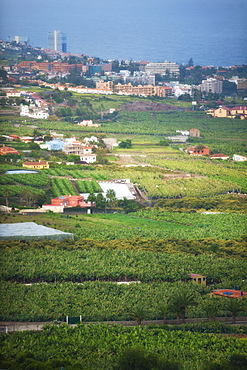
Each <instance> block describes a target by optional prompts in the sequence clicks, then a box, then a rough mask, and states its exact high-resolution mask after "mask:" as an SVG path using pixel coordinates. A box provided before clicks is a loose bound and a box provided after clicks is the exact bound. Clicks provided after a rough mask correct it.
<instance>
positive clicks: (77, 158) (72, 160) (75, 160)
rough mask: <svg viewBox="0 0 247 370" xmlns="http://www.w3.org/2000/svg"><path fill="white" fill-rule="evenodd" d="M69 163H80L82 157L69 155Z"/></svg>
mask: <svg viewBox="0 0 247 370" xmlns="http://www.w3.org/2000/svg"><path fill="white" fill-rule="evenodd" d="M67 158H68V161H69V162H79V161H80V156H79V155H76V154H68V156H67Z"/></svg>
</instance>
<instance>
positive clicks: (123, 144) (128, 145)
mask: <svg viewBox="0 0 247 370" xmlns="http://www.w3.org/2000/svg"><path fill="white" fill-rule="evenodd" d="M131 147H132V143H131V140H130V139H126V140H122V141H121V142H120V143H119V148H127V149H129V148H131Z"/></svg>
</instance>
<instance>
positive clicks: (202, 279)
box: [189, 273, 207, 286]
mask: <svg viewBox="0 0 247 370" xmlns="http://www.w3.org/2000/svg"><path fill="white" fill-rule="evenodd" d="M189 276H190V278H191V280H192V281H193V282H194V283H196V284H199V285H205V286H206V284H207V282H206V280H207V279H206V276H203V275H199V274H194V273H191V274H190V275H189Z"/></svg>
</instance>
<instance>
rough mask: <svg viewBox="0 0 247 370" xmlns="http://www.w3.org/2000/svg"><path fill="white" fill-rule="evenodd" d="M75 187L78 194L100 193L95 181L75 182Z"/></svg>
mask: <svg viewBox="0 0 247 370" xmlns="http://www.w3.org/2000/svg"><path fill="white" fill-rule="evenodd" d="M76 186H77V188H78V190H79V192H80V193H99V192H102V189H101V187H100V186H99V184H98V183H97V181H95V180H92V181H89V180H84V181H82V180H77V181H76Z"/></svg>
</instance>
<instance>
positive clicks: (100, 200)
mask: <svg viewBox="0 0 247 370" xmlns="http://www.w3.org/2000/svg"><path fill="white" fill-rule="evenodd" d="M105 205H106V199H105V198H104V197H103V195H102V193H98V194H97V196H96V206H97V207H98V208H105Z"/></svg>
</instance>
